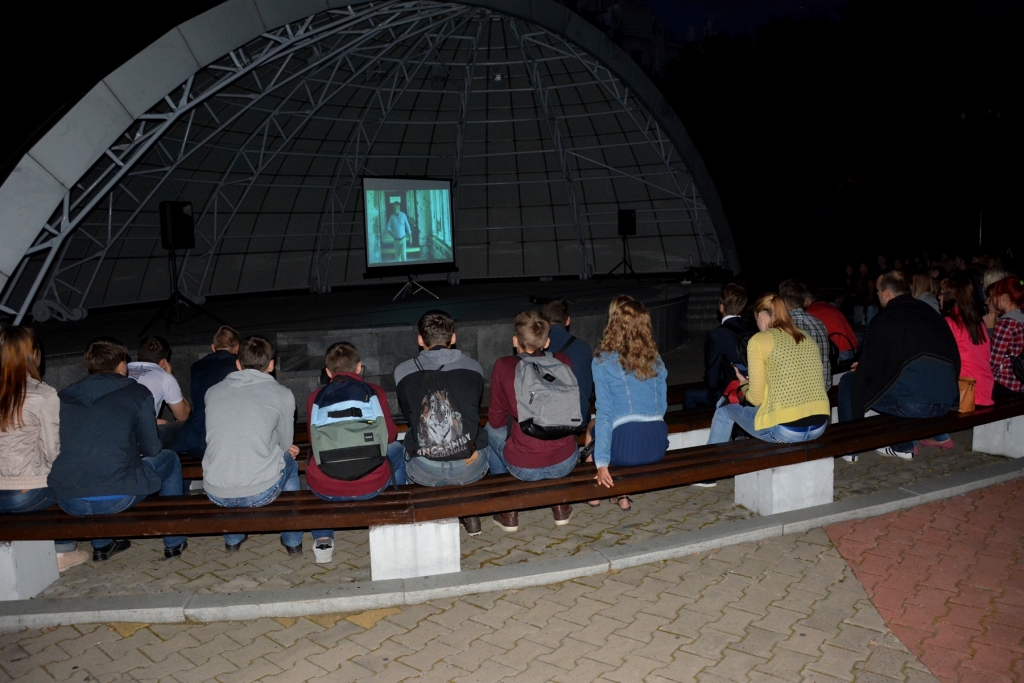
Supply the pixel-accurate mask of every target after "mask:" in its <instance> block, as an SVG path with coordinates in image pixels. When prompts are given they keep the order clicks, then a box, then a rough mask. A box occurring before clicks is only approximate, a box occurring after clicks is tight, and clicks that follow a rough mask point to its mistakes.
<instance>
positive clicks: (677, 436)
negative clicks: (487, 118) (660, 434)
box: [668, 429, 711, 451]
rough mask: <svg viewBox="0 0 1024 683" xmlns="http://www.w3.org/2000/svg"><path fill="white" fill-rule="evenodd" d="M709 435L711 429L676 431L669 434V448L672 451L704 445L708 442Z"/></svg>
mask: <svg viewBox="0 0 1024 683" xmlns="http://www.w3.org/2000/svg"><path fill="white" fill-rule="evenodd" d="M709 436H711V429H694V430H693V431H689V432H676V433H673V434H669V435H668V449H669V450H670V451H675V450H679V449H680V448H693V447H694V446H704V445H706V444H707V442H708V437H709Z"/></svg>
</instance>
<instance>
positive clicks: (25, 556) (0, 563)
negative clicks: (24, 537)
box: [0, 541, 60, 600]
mask: <svg viewBox="0 0 1024 683" xmlns="http://www.w3.org/2000/svg"><path fill="white" fill-rule="evenodd" d="M59 577H60V572H59V571H58V570H57V551H56V549H55V548H54V546H53V541H12V542H10V543H0V600H27V599H28V598H34V597H35V596H37V595H39V594H40V593H42V592H43V591H44V590H46V588H47V586H49V585H50V584H51V583H53V582H54V581H56V580H57V579H58V578H59Z"/></svg>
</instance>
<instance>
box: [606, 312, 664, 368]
mask: <svg viewBox="0 0 1024 683" xmlns="http://www.w3.org/2000/svg"><path fill="white" fill-rule="evenodd" d="M609 351H615V352H617V353H618V354H619V365H621V366H622V369H623V370H625V371H626V372H629V373H632V374H634V375H636V377H637V379H640V380H648V379H650V378H652V377H654V376H655V375H656V374H657V372H658V368H657V367H656V366H657V365H658V345H657V344H655V343H654V329H653V328H652V326H651V314H650V312H649V311H648V310H647V307H646V306H644V305H643V304H642V303H640V302H639V301H624V302H622V303H620V304H619V307H618V309H616V311H615V315H613V316H612V317H611V318H610V319H609V320H608V325H607V327H605V328H604V336H603V337H602V338H601V343H600V344H599V345H598V347H597V351H596V352H595V355H600V354H601V353H605V352H609Z"/></svg>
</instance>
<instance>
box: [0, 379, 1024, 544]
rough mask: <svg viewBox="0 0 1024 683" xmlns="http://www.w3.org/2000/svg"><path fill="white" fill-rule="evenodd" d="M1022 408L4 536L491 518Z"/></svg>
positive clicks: (29, 526) (916, 435) (205, 504)
mask: <svg viewBox="0 0 1024 683" xmlns="http://www.w3.org/2000/svg"><path fill="white" fill-rule="evenodd" d="M1019 415H1024V396H1020V397H1015V398H1012V399H1009V400H1003V401H1000V402H998V403H997V404H996V405H995V406H992V407H985V408H979V409H978V410H976V411H974V412H972V413H966V414H960V413H950V414H948V415H944V416H941V417H935V418H927V419H903V418H895V417H890V416H884V415H880V416H877V417H873V418H869V419H867V420H862V421H859V422H851V423H846V424H840V425H832V426H830V427H829V429H828V430H827V431H826V432H825V434H824V436H822V437H821V438H820V439H817V440H814V441H806V442H802V443H798V444H769V443H765V442H762V441H758V440H756V439H746V440H742V441H733V442H730V443H728V444H718V445H713V446H698V447H694V448H687V449H680V450H675V451H670V452H669V453H668V454H667V455H666V456H665V458H664V459H663V460H661V461H660V462H658V463H654V464H652V465H645V466H642V467H632V468H617V469H616V470H615V471H614V477H615V486H614V488H612V489H605V488H598V487H597V486H596V483H595V482H594V479H593V477H594V470H593V467H592V466H589V465H584V466H581V467H579V468H578V469H577V470H576V471H574V472H573V473H571V474H570V475H569V476H567V477H565V478H563V479H552V480H544V481H539V482H521V481H518V480H516V479H514V478H513V477H511V476H510V475H496V476H495V475H492V476H488V477H485V478H484V479H483V480H481V481H480V482H477V483H475V484H473V485H470V486H449V487H421V486H415V485H411V486H403V487H400V488H399V490H398V491H395V490H393V489H388V490H387V491H385V492H383V493H382V494H381V495H379V496H377V497H376V498H373V499H371V500H369V501H359V502H352V503H328V502H326V501H322V500H320V499H319V498H316V497H315V496H313V495H312V494H310V493H309V492H308V491H296V492H288V493H283V494H282V495H281V497H280V498H279V499H278V500H276V501H275V502H274V503H272V504H271V505H268V506H265V507H262V508H231V509H226V508H220V507H217V506H216V505H214V504H213V503H212V502H210V501H209V500H208V499H207V498H206V497H205V496H183V497H180V498H160V497H159V496H153V497H151V498H149V499H147V500H145V501H143V502H141V503H139V504H138V505H137V506H135V507H134V508H132V509H131V510H128V511H125V512H121V513H117V514H114V515H104V516H96V517H72V516H70V515H66V514H64V513H63V512H62V511H61V510H60V509H59V508H51V509H50V510H45V511H42V512H36V513H25V514H19V515H7V516H5V519H4V524H3V525H2V526H0V540H4V541H11V540H37V539H71V538H78V539H81V538H96V537H100V538H102V537H145V536H164V535H173V534H189V535H202V534H222V533H228V532H238V533H258V532H263V533H270V532H276V531H288V530H308V529H312V528H335V529H344V528H365V527H367V526H373V525H379V524H406V523H411V522H422V521H430V520H439V519H448V518H451V517H462V516H467V515H472V514H478V515H487V514H493V513H495V512H503V511H506V510H523V509H530V508H543V507H548V506H551V505H558V504H565V503H579V502H582V501H586V500H588V499H591V498H595V497H601V498H604V497H608V496H611V495H625V494H632V493H641V492H645V491H654V490H659V489H665V488H671V487H676V486H685V485H687V484H692V483H696V482H699V481H706V480H711V479H722V478H725V477H730V476H735V475H738V474H744V473H748V472H756V471H759V470H764V469H768V468H772V467H781V466H785V465H792V464H796V463H800V462H806V461H810V460H815V459H820V458H826V457H837V456H840V455H845V454H848V453H859V452H864V451H868V450H872V449H874V448H879V447H882V446H886V445H890V444H892V443H895V442H899V441H909V440H912V439H921V438H925V437H928V436H933V435H935V434H938V433H942V432H960V431H965V430H968V429H972V428H974V427H976V426H979V425H983V424H987V423H991V422H997V421H1000V420H1004V419H1009V418H1012V417H1017V416H1019Z"/></svg>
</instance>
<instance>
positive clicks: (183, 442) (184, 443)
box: [174, 325, 242, 460]
mask: <svg viewBox="0 0 1024 683" xmlns="http://www.w3.org/2000/svg"><path fill="white" fill-rule="evenodd" d="M241 341H242V340H241V338H240V337H239V336H238V331H237V330H236V329H234V328H233V327H228V326H227V325H222V326H221V327H220V328H219V329H218V330H217V334H215V335H213V344H211V345H210V350H211V351H213V353H211V354H209V355H207V356H204V357H203V358H200V359H199V360H197V361H196V362H195V363H193V364H192V368H191V369H190V371H189V372H190V375H189V378H190V381H189V393H190V395H191V398H192V414H191V415H189V416H188V419H187V420H186V421H185V426H184V427H182V429H181V434H179V435H178V439H177V441H175V442H174V450H175V451H176V452H178V453H188V454H189V455H191V456H192V457H194V458H199V459H200V460H202V458H203V454H204V453H205V452H206V392H207V391H209V389H210V387H212V386H213V385H214V384H219V383H220V382H221V380H223V379H224V378H225V377H227V376H228V375H230V374H231V373H232V372H234V371H235V370H237V369H238V368H236V367H235V361H236V360H238V345H239V344H240V343H241Z"/></svg>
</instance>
